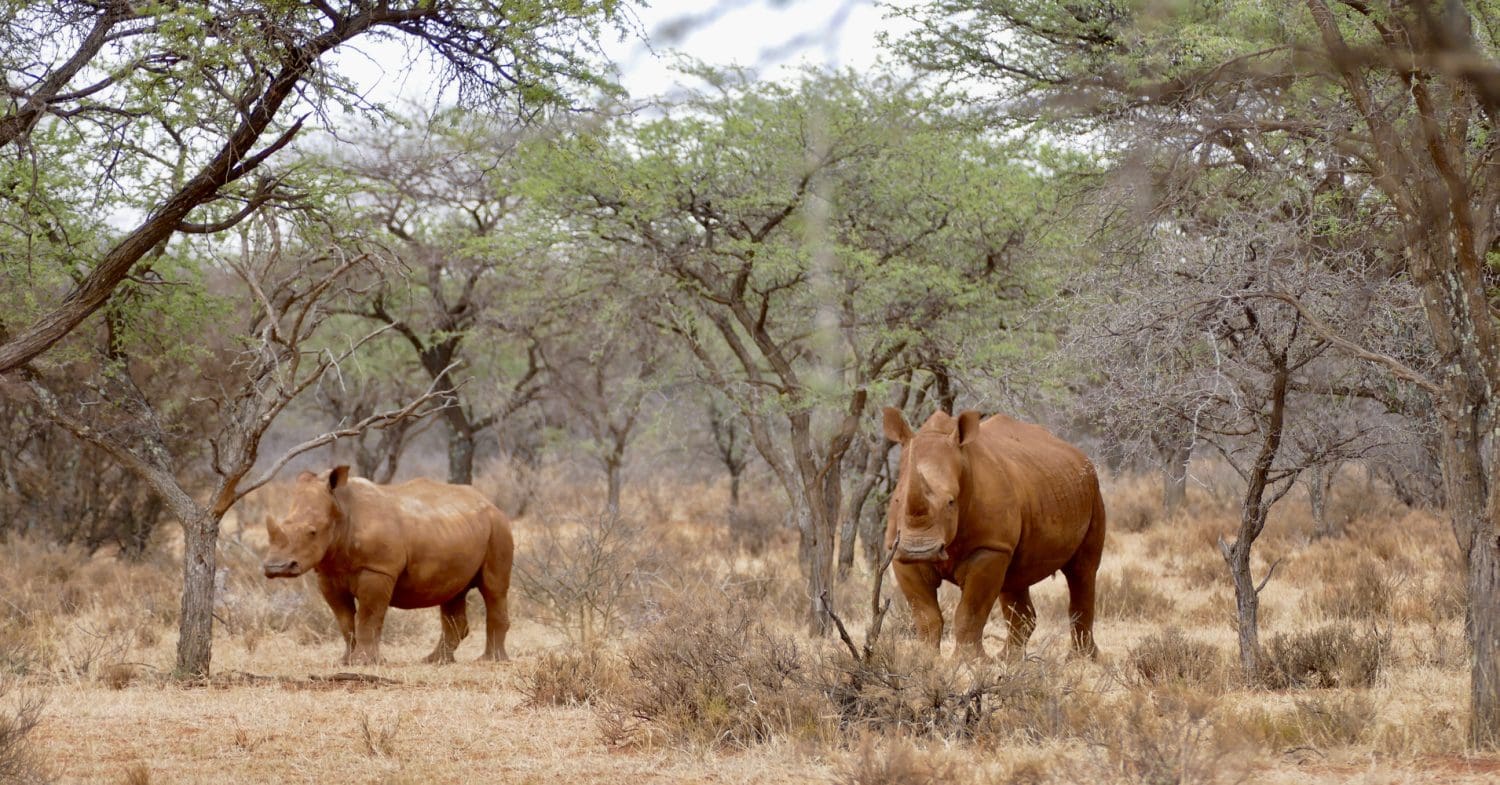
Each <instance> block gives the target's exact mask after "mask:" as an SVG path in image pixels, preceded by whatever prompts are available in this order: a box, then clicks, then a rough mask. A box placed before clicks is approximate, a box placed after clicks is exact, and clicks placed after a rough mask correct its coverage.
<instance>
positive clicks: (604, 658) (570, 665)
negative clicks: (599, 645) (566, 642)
mask: <svg viewBox="0 0 1500 785" xmlns="http://www.w3.org/2000/svg"><path fill="white" fill-rule="evenodd" d="M520 677H521V684H520V690H521V694H522V695H525V696H526V702H527V703H528V704H530V705H532V706H576V705H578V704H583V703H594V702H596V701H598V700H599V699H600V698H602V697H604V696H606V695H609V694H612V693H615V692H618V691H619V690H620V688H621V686H622V685H623V683H624V673H622V663H621V662H620V661H619V660H618V659H616V658H614V657H611V656H610V655H608V654H606V653H605V652H602V651H599V650H598V649H589V650H586V651H567V652H545V653H543V654H542V655H541V656H540V657H537V658H535V659H534V660H531V661H530V662H529V663H527V664H526V665H525V666H523V668H522V669H521V673H520Z"/></svg>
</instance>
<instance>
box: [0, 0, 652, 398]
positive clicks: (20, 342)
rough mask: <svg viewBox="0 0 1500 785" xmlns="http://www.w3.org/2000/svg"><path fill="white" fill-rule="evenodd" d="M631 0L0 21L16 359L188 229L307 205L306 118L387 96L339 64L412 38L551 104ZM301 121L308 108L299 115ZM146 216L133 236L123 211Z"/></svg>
mask: <svg viewBox="0 0 1500 785" xmlns="http://www.w3.org/2000/svg"><path fill="white" fill-rule="evenodd" d="M623 7H624V6H623V4H622V3H621V2H620V0H585V1H584V2H532V1H531V0H459V1H458V2H442V3H433V2H427V1H426V0H420V1H418V0H412V1H411V2H389V1H388V0H378V1H377V0H346V1H345V2H339V3H325V2H317V3H285V2H270V1H269V0H267V1H265V2H242V1H241V0H233V1H231V0H194V1H193V2H174V3H139V2H129V1H128V0H103V1H102V2H101V1H96V0H65V2H29V1H28V2H19V3H9V4H7V9H6V13H5V15H4V16H3V18H0V69H3V73H4V81H5V90H4V92H3V94H0V194H3V195H4V197H3V198H0V218H3V220H0V227H3V228H0V249H3V250H0V280H3V281H4V282H5V285H4V286H3V287H0V293H3V294H0V313H3V314H4V317H3V321H0V372H5V371H10V370H13V369H16V368H18V367H20V366H21V365H23V364H24V363H27V362H28V361H30V360H32V359H33V358H35V357H37V356H38V355H39V354H41V353H42V352H44V351H46V350H47V348H48V347H50V346H52V345H53V344H55V343H56V342H57V341H59V340H60V339H61V338H62V337H63V336H65V335H67V334H68V333H69V332H70V331H72V330H73V329H74V328H76V327H77V326H78V325H79V324H80V323H82V322H83V321H84V320H85V319H87V318H88V317H89V316H90V315H91V314H93V313H95V312H96V311H98V310H99V309H100V308H101V307H102V306H103V305H104V304H105V303H106V302H107V301H108V300H109V298H110V296H111V294H112V293H113V292H115V290H116V289H117V288H118V287H119V286H120V285H121V284H122V282H124V281H126V280H127V278H129V277H130V276H131V274H132V273H136V274H139V273H140V272H141V270H142V268H143V267H145V266H149V263H150V258H151V256H152V255H153V254H155V253H157V252H158V251H159V249H161V247H162V246H163V244H164V243H167V242H168V241H170V240H171V238H172V237H173V236H174V235H177V234H180V233H215V232H220V231H224V230H225V229H228V228H230V227H232V226H234V224H236V223H237V222H239V221H241V220H244V219H245V218H246V217H247V216H249V215H251V214H253V213H254V212H255V211H256V209H257V208H259V207H261V206H262V205H265V204H268V203H273V202H276V201H283V200H286V199H291V198H294V197H295V196H296V195H297V193H296V191H297V189H296V188H295V187H293V186H292V185H291V184H290V183H289V182H288V180H287V173H286V172H285V171H283V172H280V173H268V172H267V170H266V168H265V164H266V163H267V162H268V161H270V160H272V159H273V158H274V157H275V156H276V155H277V153H278V152H279V151H281V150H283V149H284V148H286V147H287V146H288V145H289V144H291V142H292V140H293V138H294V137H296V136H297V135H298V134H299V132H300V131H301V130H302V129H303V127H304V125H305V124H306V122H307V120H308V119H309V118H311V117H314V116H316V117H317V118H319V119H322V118H323V117H325V116H326V113H329V112H332V111H333V110H334V109H335V108H338V107H340V106H342V107H348V108H353V107H356V106H358V107H360V108H364V109H370V108H373V107H369V106H368V105H364V103H363V101H362V100H361V99H360V98H359V97H358V96H357V95H356V94H355V92H354V91H353V90H352V89H351V84H350V83H349V81H348V80H347V79H345V78H343V77H342V76H341V75H340V74H338V73H337V72H336V71H334V70H333V69H332V68H331V67H330V65H329V60H330V59H331V58H330V55H331V54H333V53H334V52H337V51H339V50H340V49H341V48H344V47H346V46H347V45H349V44H350V43H352V42H355V41H359V40H362V39H370V38H374V37H379V36H395V37H399V38H403V39H406V40H408V41H411V42H413V43H416V44H418V45H419V46H420V47H421V48H422V49H423V51H425V52H427V53H429V54H430V55H431V57H432V59H433V62H434V63H435V64H436V66H437V67H438V70H439V71H440V73H441V74H442V79H443V81H444V84H445V85H455V86H456V87H457V94H458V96H459V97H460V99H462V100H464V101H466V102H468V103H471V104H477V103H487V104H491V105H494V106H500V105H503V104H504V103H505V102H506V101H508V100H509V101H512V102H522V103H525V104H527V105H531V106H535V105H538V104H546V103H550V102H556V101H558V100H561V99H562V97H563V94H564V91H565V90H569V89H574V88H577V87H580V86H588V87H590V88H593V87H597V86H600V85H601V82H600V80H599V79H598V78H597V77H595V76H594V75H593V73H592V70H591V68H590V66H589V64H588V61H589V58H588V57H587V55H588V53H589V52H590V51H591V50H593V49H595V48H596V47H595V41H596V39H597V37H598V35H599V33H600V32H601V27H602V26H603V25H606V24H609V23H611V22H617V21H618V20H619V18H620V14H621V13H622V12H623ZM291 115H296V116H295V118H294V117H292V116H291ZM118 219H123V220H125V221H128V222H129V223H130V227H129V228H128V229H126V230H124V231H117V230H116V229H114V228H113V224H112V223H111V222H112V221H115V220H118Z"/></svg>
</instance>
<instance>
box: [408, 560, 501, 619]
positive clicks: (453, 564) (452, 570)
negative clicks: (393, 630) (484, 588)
mask: <svg viewBox="0 0 1500 785" xmlns="http://www.w3.org/2000/svg"><path fill="white" fill-rule="evenodd" d="M483 562H484V559H483V554H480V555H479V556H478V557H477V558H475V557H472V556H470V555H468V554H453V555H451V556H449V557H448V558H440V559H431V558H429V559H423V560H420V561H415V562H413V563H411V564H408V565H407V567H406V570H405V571H404V572H403V573H402V574H401V579H400V580H398V581H397V582H396V590H395V592H394V593H392V595H391V607H394V608H430V607H432V606H434V605H441V604H443V603H445V602H447V601H448V600H451V599H453V598H454V597H455V596H457V595H458V594H459V593H460V592H463V591H465V590H467V589H468V588H470V587H471V586H473V585H474V581H475V578H477V577H478V575H479V569H480V567H481V566H482V565H483Z"/></svg>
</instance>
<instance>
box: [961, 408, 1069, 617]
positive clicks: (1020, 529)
mask: <svg viewBox="0 0 1500 785" xmlns="http://www.w3.org/2000/svg"><path fill="white" fill-rule="evenodd" d="M979 442H980V443H979V444H978V445H977V447H978V449H974V450H971V451H970V452H969V461H970V478H971V482H972V483H973V485H974V486H975V487H974V489H973V491H972V493H973V496H974V498H975V500H976V502H977V504H976V506H977V507H978V509H976V510H975V511H974V512H975V513H976V514H974V515H970V516H966V518H965V520H964V521H963V523H962V524H961V525H972V526H973V527H974V528H976V529H978V530H979V531H976V532H974V533H973V534H975V535H979V539H984V538H986V535H988V537H987V538H989V539H994V538H998V539H1000V540H1001V541H1002V542H1003V544H1004V545H1008V546H1010V547H1012V548H1013V549H1014V550H1013V552H1012V557H1011V566H1010V569H1009V571H1008V572H1007V580H1006V585H1007V589H1008V590H1010V589H1013V588H1018V587H1020V586H1028V585H1031V584H1032V583H1035V582H1037V581H1039V580H1041V579H1043V578H1045V577H1047V576H1048V575H1051V574H1052V573H1053V572H1055V571H1056V570H1058V569H1059V568H1061V567H1062V565H1064V564H1066V563H1067V561H1068V560H1069V559H1071V558H1072V556H1073V554H1074V552H1076V551H1077V550H1078V547H1079V546H1080V545H1081V544H1082V542H1083V541H1084V538H1085V536H1086V535H1087V534H1088V531H1089V526H1090V523H1091V521H1092V519H1093V515H1094V509H1095V501H1096V499H1097V498H1098V494H1099V482H1098V478H1097V476H1096V475H1095V472H1094V466H1093V463H1092V462H1091V461H1090V460H1089V459H1088V457H1087V456H1086V455H1084V454H1083V452H1082V451H1080V450H1079V449H1078V448H1076V447H1074V446H1073V445H1071V444H1068V443H1067V442H1065V441H1063V440H1062V439H1059V438H1057V437H1056V436H1054V435H1052V433H1051V432H1050V431H1048V430H1047V429H1045V428H1043V427H1041V426H1038V425H1032V424H1030V423H1023V422H1019V421H1017V420H1014V419H1012V418H1010V417H1006V416H1005V415H995V416H993V417H990V418H989V419H987V420H985V421H984V423H983V424H982V425H981V426H980V438H979ZM1013 584H1014V585H1013Z"/></svg>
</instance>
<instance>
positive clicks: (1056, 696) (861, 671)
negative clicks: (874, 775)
mask: <svg viewBox="0 0 1500 785" xmlns="http://www.w3.org/2000/svg"><path fill="white" fill-rule="evenodd" d="M818 675H819V680H820V685H821V691H822V692H823V693H824V694H826V695H827V696H828V698H829V699H830V700H831V701H832V702H833V706H834V709H835V711H836V712H837V714H838V717H839V722H840V725H841V726H842V727H844V728H845V729H860V730H876V729H878V730H881V731H883V732H887V733H893V732H894V733H907V734H914V735H922V736H929V735H930V736H937V737H941V738H957V739H994V740H997V741H1010V740H1021V741H1027V742H1037V741H1042V740H1049V739H1064V738H1073V737H1076V736H1077V735H1078V733H1079V729H1080V728H1082V727H1083V726H1084V725H1086V724H1087V720H1088V717H1089V715H1090V714H1091V713H1092V712H1093V711H1094V710H1095V709H1096V708H1097V706H1098V699H1097V696H1096V695H1095V694H1093V693H1092V692H1090V691H1087V690H1082V689H1079V687H1078V685H1076V684H1075V683H1073V682H1072V681H1071V680H1070V679H1069V678H1068V677H1067V676H1066V674H1065V673H1064V671H1063V670H1062V669H1061V668H1060V667H1059V666H1058V665H1057V664H1055V663H1053V662H1052V661H1050V660H1043V659H1027V660H1019V661H1018V660H1001V661H996V662H989V661H976V662H972V663H965V662H955V661H953V660H948V659H943V658H935V657H933V656H932V654H931V653H930V652H928V651H927V650H926V649H925V647H922V646H920V645H918V644H915V643H914V642H903V643H901V644H897V645H883V646H879V647H877V648H876V649H875V650H874V652H873V656H872V657H871V658H870V659H869V660H868V661H863V662H862V661H859V660H856V659H855V658H853V657H852V656H850V655H849V654H848V652H845V651H835V652H834V653H833V654H832V655H831V656H830V657H828V658H826V659H825V660H824V661H823V662H822V663H821V668H820V669H819V673H818Z"/></svg>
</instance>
